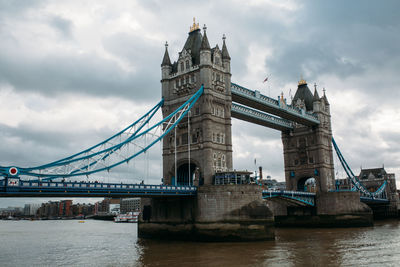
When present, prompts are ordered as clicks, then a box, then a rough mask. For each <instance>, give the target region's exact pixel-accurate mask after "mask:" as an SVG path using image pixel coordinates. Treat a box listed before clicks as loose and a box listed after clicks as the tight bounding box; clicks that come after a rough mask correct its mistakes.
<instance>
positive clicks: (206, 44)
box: [200, 24, 211, 50]
mask: <svg viewBox="0 0 400 267" xmlns="http://www.w3.org/2000/svg"><path fill="white" fill-rule="evenodd" d="M203 30H204V34H203V40H201V46H200V50H211V47H210V43H209V42H208V38H207V33H206V30H207V27H206V25H205V24H204V27H203Z"/></svg>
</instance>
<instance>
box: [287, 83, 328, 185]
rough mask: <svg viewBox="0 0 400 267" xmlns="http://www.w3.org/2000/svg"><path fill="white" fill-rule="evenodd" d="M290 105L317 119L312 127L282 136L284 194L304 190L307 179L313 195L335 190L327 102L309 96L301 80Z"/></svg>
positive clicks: (297, 128) (296, 128) (308, 90)
mask: <svg viewBox="0 0 400 267" xmlns="http://www.w3.org/2000/svg"><path fill="white" fill-rule="evenodd" d="M292 104H294V106H296V107H298V108H302V109H303V110H305V111H307V112H311V113H314V114H316V115H317V116H318V119H319V121H320V124H319V125H318V126H314V127H308V126H304V125H299V124H295V125H294V127H295V128H294V130H293V131H291V132H282V142H283V154H284V162H285V179H286V188H287V189H288V190H296V191H297V190H298V191H303V190H304V183H305V182H306V180H307V179H308V178H315V180H316V183H317V192H318V191H320V192H328V191H329V190H331V189H334V188H335V176H334V164H333V151H332V141H331V140H332V128H331V115H330V107H329V102H328V99H327V97H326V95H325V92H324V95H323V96H322V97H319V96H318V92H317V90H316V88H315V92H314V95H313V94H312V93H311V91H310V89H309V88H308V86H307V83H306V82H305V81H304V80H301V81H300V82H299V86H298V88H297V91H296V94H295V96H294V98H293V100H292Z"/></svg>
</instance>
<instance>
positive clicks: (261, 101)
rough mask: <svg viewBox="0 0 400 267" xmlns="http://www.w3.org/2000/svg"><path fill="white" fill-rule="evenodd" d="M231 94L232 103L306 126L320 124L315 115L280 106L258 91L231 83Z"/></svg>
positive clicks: (288, 106) (287, 106)
mask: <svg viewBox="0 0 400 267" xmlns="http://www.w3.org/2000/svg"><path fill="white" fill-rule="evenodd" d="M231 92H232V101H233V102H236V103H239V104H242V105H246V106H248V107H252V108H255V109H258V110H261V111H264V112H267V113H270V114H273V115H276V116H279V117H281V118H283V119H287V120H290V121H294V122H297V123H300V124H303V125H307V126H315V125H318V124H319V123H320V122H319V120H318V118H317V117H316V116H315V115H313V114H311V113H308V112H306V111H304V110H301V109H298V108H295V107H292V106H290V105H286V104H285V105H281V104H280V103H279V101H278V100H276V99H273V98H270V97H268V96H265V95H262V94H260V92H259V91H253V90H250V89H247V88H244V87H242V86H240V85H237V84H235V83H231Z"/></svg>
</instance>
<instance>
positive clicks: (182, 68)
mask: <svg viewBox="0 0 400 267" xmlns="http://www.w3.org/2000/svg"><path fill="white" fill-rule="evenodd" d="M181 71H184V65H183V62H181Z"/></svg>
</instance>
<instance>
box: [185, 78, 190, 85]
mask: <svg viewBox="0 0 400 267" xmlns="http://www.w3.org/2000/svg"><path fill="white" fill-rule="evenodd" d="M185 80H186V83H187V84H188V83H189V76H186V77H185Z"/></svg>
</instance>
